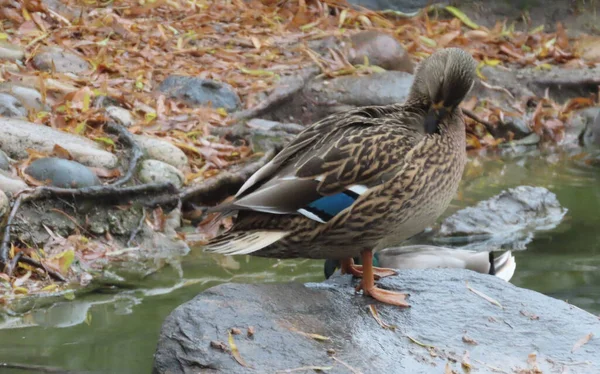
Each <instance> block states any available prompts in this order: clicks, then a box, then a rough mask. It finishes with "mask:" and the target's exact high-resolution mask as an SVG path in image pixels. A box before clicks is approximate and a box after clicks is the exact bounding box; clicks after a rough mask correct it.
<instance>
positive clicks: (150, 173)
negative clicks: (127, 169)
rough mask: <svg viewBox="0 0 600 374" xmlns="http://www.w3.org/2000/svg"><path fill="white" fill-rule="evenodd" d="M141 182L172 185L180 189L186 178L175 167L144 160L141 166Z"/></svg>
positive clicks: (160, 162)
mask: <svg viewBox="0 0 600 374" xmlns="http://www.w3.org/2000/svg"><path fill="white" fill-rule="evenodd" d="M139 177H140V180H141V181H142V182H144V183H167V182H168V183H171V184H172V185H174V186H175V187H177V188H179V187H181V186H182V185H183V182H184V180H185V176H184V175H183V173H182V172H180V171H179V170H178V169H177V168H175V167H174V166H171V165H169V164H167V163H164V162H162V161H157V160H144V161H143V162H142V163H141V165H140V171H139Z"/></svg>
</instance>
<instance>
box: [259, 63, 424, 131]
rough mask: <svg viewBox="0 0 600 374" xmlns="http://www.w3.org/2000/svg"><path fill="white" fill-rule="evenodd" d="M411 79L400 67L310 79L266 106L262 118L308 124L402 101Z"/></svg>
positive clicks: (412, 78)
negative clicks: (335, 115)
mask: <svg viewBox="0 0 600 374" xmlns="http://www.w3.org/2000/svg"><path fill="white" fill-rule="evenodd" d="M413 80H414V77H413V75H412V74H409V73H406V72H401V71H385V72H382V73H376V74H370V75H366V76H343V77H338V78H334V79H326V80H323V79H312V80H310V81H308V82H306V83H305V84H304V86H303V87H302V89H300V90H298V91H296V92H294V93H293V94H292V95H290V97H289V98H287V99H286V100H285V101H283V102H280V103H277V105H273V106H272V107H271V108H269V109H268V110H265V113H264V114H263V118H266V119H270V120H275V121H279V122H295V123H301V124H305V125H309V124H312V123H314V122H316V121H319V120H320V119H322V118H324V117H326V116H328V115H330V114H332V113H336V112H339V111H344V110H349V109H352V108H356V107H361V106H367V105H388V104H397V103H403V102H404V101H405V100H406V98H407V97H408V92H409V90H410V86H411V85H412V82H413Z"/></svg>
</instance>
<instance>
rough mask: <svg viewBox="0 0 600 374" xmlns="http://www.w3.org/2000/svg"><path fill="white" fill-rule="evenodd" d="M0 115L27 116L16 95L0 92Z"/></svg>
mask: <svg viewBox="0 0 600 374" xmlns="http://www.w3.org/2000/svg"><path fill="white" fill-rule="evenodd" d="M0 116H3V117H13V118H15V117H16V118H27V109H26V108H25V107H24V106H23V104H21V102H20V101H19V100H18V99H17V98H16V97H14V96H11V95H9V94H6V93H0Z"/></svg>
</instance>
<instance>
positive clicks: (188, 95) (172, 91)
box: [158, 75, 241, 111]
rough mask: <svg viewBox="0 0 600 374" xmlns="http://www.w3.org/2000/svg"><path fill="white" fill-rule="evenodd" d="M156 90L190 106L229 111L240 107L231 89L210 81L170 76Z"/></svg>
mask: <svg viewBox="0 0 600 374" xmlns="http://www.w3.org/2000/svg"><path fill="white" fill-rule="evenodd" d="M158 90H159V91H161V92H163V93H165V94H166V95H167V96H169V97H171V98H174V99H177V100H180V101H183V102H184V103H186V104H187V105H190V106H199V105H203V106H208V105H212V107H213V108H225V109H226V110H228V111H231V110H235V109H238V108H239V107H240V105H241V100H240V98H239V96H238V95H237V93H236V92H235V91H234V89H233V87H231V86H230V85H228V84H226V83H221V82H217V81H213V80H210V79H201V78H195V77H186V76H181V75H171V76H169V77H167V78H166V79H165V80H164V81H163V82H162V83H161V84H160V86H159V87H158Z"/></svg>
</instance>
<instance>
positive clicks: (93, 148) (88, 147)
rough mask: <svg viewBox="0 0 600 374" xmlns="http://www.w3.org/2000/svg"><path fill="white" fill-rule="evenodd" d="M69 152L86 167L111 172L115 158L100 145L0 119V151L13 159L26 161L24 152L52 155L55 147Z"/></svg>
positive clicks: (61, 132) (23, 123) (38, 126)
mask: <svg viewBox="0 0 600 374" xmlns="http://www.w3.org/2000/svg"><path fill="white" fill-rule="evenodd" d="M57 144H58V145H59V146H61V147H63V148H64V149H66V150H67V151H69V153H70V154H71V155H72V156H73V159H74V160H75V161H77V162H80V163H82V164H84V165H86V166H93V167H103V168H107V169H113V168H114V167H116V166H117V163H118V159H117V157H116V156H115V155H113V154H112V153H110V152H107V151H105V150H103V149H102V147H101V145H99V144H98V143H96V142H94V141H91V140H89V139H87V138H84V137H83V136H79V135H74V134H69V133H66V132H64V131H59V130H55V129H53V128H51V127H48V126H44V125H38V124H35V123H31V122H27V121H22V120H18V119H12V118H0V149H2V150H3V151H4V152H6V153H7V154H8V155H9V156H10V157H12V158H16V159H23V158H27V156H28V154H27V149H28V148H31V149H34V150H36V151H38V152H43V153H51V152H52V150H53V149H54V146H55V145H57Z"/></svg>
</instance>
